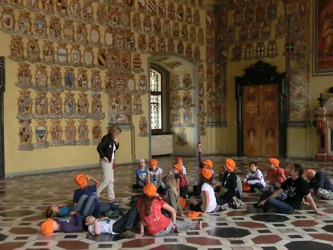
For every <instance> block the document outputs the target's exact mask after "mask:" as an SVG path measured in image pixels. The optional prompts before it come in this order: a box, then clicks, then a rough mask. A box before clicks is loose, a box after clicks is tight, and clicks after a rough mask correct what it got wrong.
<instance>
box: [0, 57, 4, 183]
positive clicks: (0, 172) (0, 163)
mask: <svg viewBox="0 0 333 250" xmlns="http://www.w3.org/2000/svg"><path fill="white" fill-rule="evenodd" d="M4 92H5V57H3V56H0V112H1V115H0V180H2V179H4V178H5V139H4V101H3V99H4V98H3V96H4Z"/></svg>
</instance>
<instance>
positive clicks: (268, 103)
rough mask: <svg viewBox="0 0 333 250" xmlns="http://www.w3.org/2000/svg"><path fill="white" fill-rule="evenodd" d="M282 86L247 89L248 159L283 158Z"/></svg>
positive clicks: (244, 110)
mask: <svg viewBox="0 0 333 250" xmlns="http://www.w3.org/2000/svg"><path fill="white" fill-rule="evenodd" d="M278 92H279V86H278V85H277V84H268V85H251V86H244V87H243V106H242V115H243V152H244V155H245V156H263V157H271V156H278V155H279V130H280V128H279V95H278Z"/></svg>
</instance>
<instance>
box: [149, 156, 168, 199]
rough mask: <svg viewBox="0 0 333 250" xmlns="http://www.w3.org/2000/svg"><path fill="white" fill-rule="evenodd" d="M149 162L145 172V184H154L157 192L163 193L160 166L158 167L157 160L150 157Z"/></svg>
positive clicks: (163, 186) (163, 187) (163, 185)
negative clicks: (146, 172)
mask: <svg viewBox="0 0 333 250" xmlns="http://www.w3.org/2000/svg"><path fill="white" fill-rule="evenodd" d="M149 164H150V168H149V170H148V174H147V184H150V183H152V184H154V185H155V186H156V188H157V193H159V194H165V190H164V189H165V184H164V183H163V181H162V174H163V170H162V168H159V167H158V161H157V160H155V159H151V160H150V162H149Z"/></svg>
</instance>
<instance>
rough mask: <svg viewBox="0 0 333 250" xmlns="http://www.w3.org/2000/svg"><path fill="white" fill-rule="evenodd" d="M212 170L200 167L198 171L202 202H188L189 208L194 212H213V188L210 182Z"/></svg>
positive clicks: (214, 207) (214, 199)
mask: <svg viewBox="0 0 333 250" xmlns="http://www.w3.org/2000/svg"><path fill="white" fill-rule="evenodd" d="M211 178H212V172H211V170H210V169H208V168H202V169H201V173H200V186H201V198H202V202H200V203H198V202H197V201H194V200H193V202H192V203H191V204H190V209H191V210H192V211H196V212H203V213H204V214H205V213H209V212H213V211H214V210H215V209H216V207H217V204H216V198H215V194H214V188H213V186H212V183H211Z"/></svg>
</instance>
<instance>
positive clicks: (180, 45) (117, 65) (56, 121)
mask: <svg viewBox="0 0 333 250" xmlns="http://www.w3.org/2000/svg"><path fill="white" fill-rule="evenodd" d="M7 3H8V4H7ZM203 11H206V10H205V8H204V4H203V1H201V0H200V1H183V2H179V1H166V0H159V1H157V0H156V1H155V0H151V1H138V2H135V1H132V0H119V1H81V0H67V1H58V2H56V3H55V2H54V1H52V0H39V1H6V2H4V4H1V3H0V15H1V20H2V22H1V23H0V30H1V31H2V32H4V33H5V34H7V35H9V36H10V45H9V49H10V54H9V56H8V58H10V59H11V60H12V61H13V62H15V63H17V80H16V81H14V84H15V86H17V87H18V89H19V90H18V94H17V96H18V99H17V105H18V113H17V119H18V120H22V121H27V120H30V121H31V124H32V125H27V124H25V125H24V126H26V127H28V126H33V127H34V128H35V127H36V130H35V134H36V136H33V137H31V139H32V140H33V143H32V144H31V145H32V147H36V148H38V147H45V148H46V147H48V146H49V147H51V146H63V145H67V146H68V145H71V146H74V145H75V146H77V145H89V144H90V140H91V143H92V144H96V143H97V141H98V140H99V139H100V135H101V134H100V133H97V132H98V131H101V129H100V127H99V126H100V124H98V122H99V121H100V120H102V119H105V114H107V116H108V117H107V119H108V123H109V124H112V123H118V124H119V125H120V126H123V127H125V128H128V129H132V127H133V126H132V124H131V123H132V120H133V119H132V116H138V117H137V118H138V119H139V123H138V124H135V126H137V127H138V128H139V131H140V132H139V135H140V136H148V134H149V130H148V128H149V126H148V122H149V121H148V116H146V115H143V113H144V112H145V111H144V110H143V103H145V101H146V100H147V94H148V91H149V78H148V77H149V74H147V72H145V71H146V69H145V68H146V66H145V65H144V64H143V60H145V61H146V57H147V56H150V55H153V56H155V55H158V56H160V57H161V58H162V57H169V56H170V55H175V56H179V57H181V58H183V59H185V60H187V61H189V62H192V63H194V64H196V66H197V67H198V69H201V75H202V76H200V77H199V82H200V84H201V85H202V88H203V89H204V87H205V84H206V83H205V81H206V73H205V70H206V68H205V66H204V64H203V62H204V59H203V58H202V55H201V53H202V46H203V45H205V43H206V41H205V40H206V36H208V37H207V43H212V41H211V40H212V39H213V38H212V36H209V34H210V33H211V32H208V31H207V34H205V32H204V29H203V26H204V25H206V24H205V23H203V22H202V20H204V19H202V18H201V16H202V12H203ZM206 21H207V23H208V25H212V24H210V23H209V22H210V21H209V20H206ZM200 51H201V52H200ZM179 63H180V62H179V61H177V60H175V61H172V62H168V63H166V64H165V67H167V68H170V69H171V70H174V69H176V68H177V67H179V65H180V64H179ZM212 64H213V63H212ZM209 68H214V67H213V66H212V65H210V67H209ZM207 71H208V72H210V69H207ZM171 77H172V79H171V86H170V88H171V93H170V103H171V110H170V112H171V113H170V114H171V116H172V118H171V121H172V127H177V126H185V127H193V125H194V119H193V117H192V116H193V114H194V109H195V105H194V103H193V99H194V98H193V96H194V94H196V93H194V89H195V87H194V84H193V79H192V77H193V76H192V74H189V73H184V74H180V73H179V75H178V76H174V77H173V76H171ZM102 93H106V94H107V96H108V105H107V106H106V107H103V106H102V98H101V95H102ZM205 98H206V97H205V93H204V94H203V95H202V98H201V99H202V100H205ZM201 103H202V110H203V112H202V113H201V115H202V116H204V115H205V109H206V106H205V105H206V103H207V102H206V101H203V102H201ZM72 121H74V123H72ZM84 121H85V122H84ZM95 122H96V124H95ZM37 127H38V129H37ZM74 127H76V130H74ZM93 128H94V129H93ZM37 131H38V133H37ZM75 131H76V132H75ZM89 131H91V132H89ZM63 132H64V133H63ZM186 132H187V131H186V130H185V131H184V132H182V135H183V134H185V135H186ZM38 135H39V136H38ZM73 135H75V137H74V138H73ZM182 138H186V136H182ZM185 141H186V140H185ZM183 143H184V142H183ZM29 147H30V146H29ZM25 148H28V147H20V149H22V150H25ZM30 149H31V148H29V150H30Z"/></svg>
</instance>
